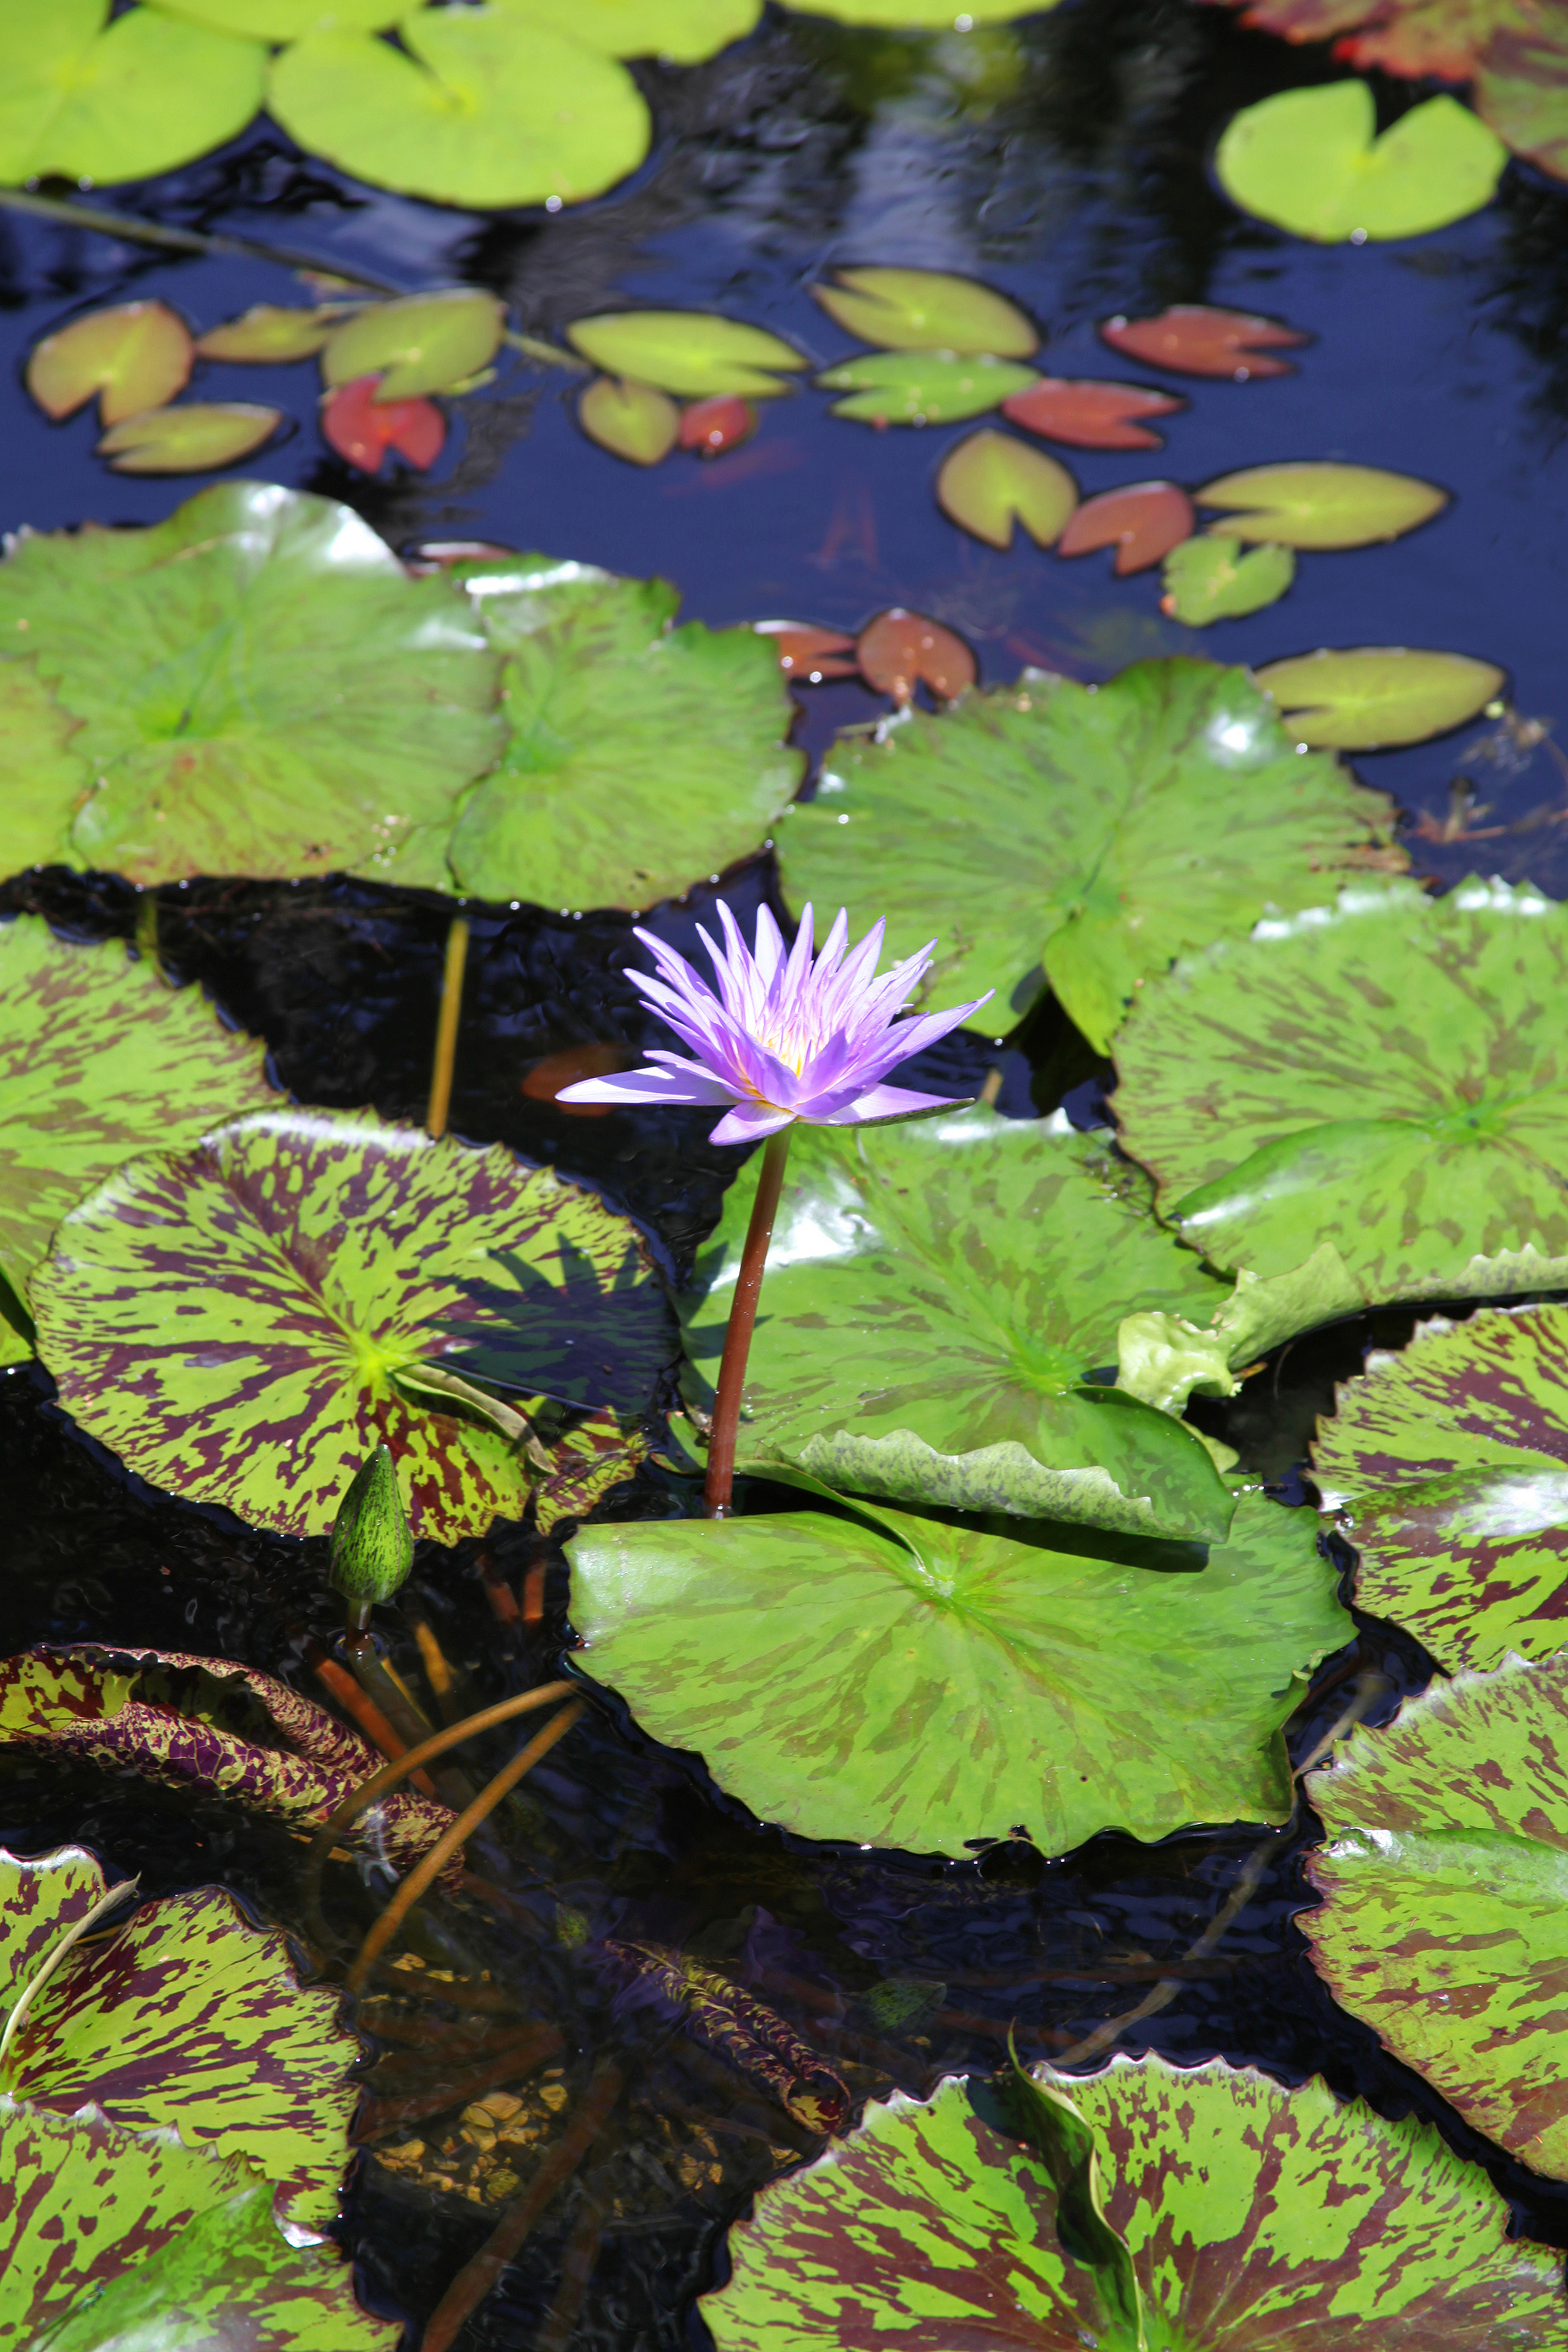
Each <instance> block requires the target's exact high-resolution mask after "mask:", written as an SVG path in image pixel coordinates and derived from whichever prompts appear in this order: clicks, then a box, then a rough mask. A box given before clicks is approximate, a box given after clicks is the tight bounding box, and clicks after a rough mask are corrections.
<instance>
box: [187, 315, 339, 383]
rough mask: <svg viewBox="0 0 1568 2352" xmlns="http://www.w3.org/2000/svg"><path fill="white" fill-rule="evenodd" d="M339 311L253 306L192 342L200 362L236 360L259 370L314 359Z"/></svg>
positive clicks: (336, 325)
mask: <svg viewBox="0 0 1568 2352" xmlns="http://www.w3.org/2000/svg"><path fill="white" fill-rule="evenodd" d="M342 318H343V313H342V310H340V309H335V308H333V306H332V305H331V304H330V303H322V304H321V305H320V306H319V307H317V308H315V309H312V310H300V309H297V308H294V307H291V306H289V305H286V304H283V303H279V302H253V303H252V304H251V306H250V308H249V310H244V311H242V312H241V313H240V315H239V317H238V318H237V319H226V320H225V321H224V323H223V325H222V326H221V327H209V328H208V329H207V331H206V333H205V335H202V336H199V337H198V338H197V341H196V351H197V353H198V355H199V356H200V357H201V358H202V359H204V360H237V361H239V362H243V363H246V364H249V365H255V366H259V367H273V366H276V365H277V363H278V362H279V361H280V360H281V361H287V360H308V359H311V358H313V357H314V356H315V354H316V352H319V351H320V350H321V346H322V344H323V343H325V341H327V339H328V337H329V336H330V335H331V334H333V333H335V332H336V331H337V329H338V328H339V327H340V326H341V325H342Z"/></svg>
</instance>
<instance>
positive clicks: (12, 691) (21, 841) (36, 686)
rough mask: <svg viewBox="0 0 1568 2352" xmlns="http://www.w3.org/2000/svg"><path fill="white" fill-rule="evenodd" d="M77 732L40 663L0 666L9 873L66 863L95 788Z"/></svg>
mask: <svg viewBox="0 0 1568 2352" xmlns="http://www.w3.org/2000/svg"><path fill="white" fill-rule="evenodd" d="M80 730H81V721H80V720H79V719H73V718H72V717H71V716H70V714H69V712H68V711H65V710H62V709H60V707H59V704H58V702H57V701H56V700H55V698H54V696H53V695H52V694H51V693H50V692H49V689H48V688H47V686H46V685H45V684H44V683H43V681H42V679H41V678H40V677H39V676H38V671H37V663H36V662H34V661H32V660H30V659H29V660H23V661H8V662H0V806H3V807H4V809H5V816H4V818H3V819H0V866H4V867H5V871H6V872H7V873H8V874H19V873H21V872H22V870H23V868H24V867H26V866H51V865H54V864H56V863H57V862H63V861H65V860H66V859H68V856H69V855H70V842H69V834H70V823H71V818H72V816H73V814H75V812H76V810H77V808H78V807H79V805H80V803H82V802H83V801H84V800H85V799H86V798H87V796H88V794H89V792H90V791H91V790H92V771H91V769H90V768H89V766H88V764H87V762H86V761H85V760H84V759H83V758H82V757H81V755H80V753H79V751H76V750H74V749H73V747H72V739H73V738H74V737H75V736H77V735H78V734H79V732H80Z"/></svg>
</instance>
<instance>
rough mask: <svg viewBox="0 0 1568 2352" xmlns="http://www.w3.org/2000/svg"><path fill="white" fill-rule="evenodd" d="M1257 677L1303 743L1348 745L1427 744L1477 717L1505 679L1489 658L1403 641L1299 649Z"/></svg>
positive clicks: (1372, 748) (1333, 746)
mask: <svg viewBox="0 0 1568 2352" xmlns="http://www.w3.org/2000/svg"><path fill="white" fill-rule="evenodd" d="M1257 676H1258V685H1259V686H1260V687H1262V688H1263V690H1264V692H1265V693H1266V694H1271V695H1272V696H1273V697H1274V699H1275V701H1276V702H1277V703H1278V704H1279V709H1281V711H1282V712H1283V713H1284V714H1285V722H1286V725H1287V726H1288V727H1289V730H1290V731H1291V733H1292V734H1293V735H1295V736H1296V737H1297V739H1298V740H1300V742H1303V743H1310V744H1312V745H1313V746H1314V747H1315V748H1324V749H1333V750H1337V751H1378V750H1381V749H1382V748H1384V746H1386V745H1389V744H1394V743H1425V742H1426V740H1428V738H1429V737H1431V736H1433V735H1442V734H1446V733H1447V730H1448V729H1449V728H1450V727H1458V726H1462V725H1463V723H1464V721H1465V720H1466V719H1473V718H1474V717H1475V715H1476V713H1477V711H1478V710H1480V709H1484V708H1485V706H1486V705H1487V704H1488V703H1489V701H1490V700H1491V699H1492V697H1493V696H1494V695H1496V694H1498V693H1500V691H1501V689H1502V686H1503V682H1504V673H1503V671H1501V670H1500V669H1499V668H1497V667H1495V665H1494V664H1493V663H1491V662H1483V661H1474V660H1472V659H1471V658H1470V656H1468V654H1435V653H1412V652H1411V651H1409V650H1408V649H1407V648H1406V647H1405V646H1354V647H1352V648H1351V649H1349V650H1347V651H1343V652H1331V651H1329V650H1327V649H1325V650H1324V651H1323V652H1321V653H1315V654H1297V655H1296V656H1293V657H1292V658H1291V659H1289V660H1287V661H1277V662H1270V663H1268V666H1267V667H1266V668H1263V669H1260V670H1259V671H1258V673H1257Z"/></svg>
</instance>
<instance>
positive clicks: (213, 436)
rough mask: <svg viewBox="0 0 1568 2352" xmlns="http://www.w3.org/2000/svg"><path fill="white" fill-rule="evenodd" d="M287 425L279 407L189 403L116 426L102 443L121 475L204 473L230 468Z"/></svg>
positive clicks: (240, 402) (102, 451)
mask: <svg viewBox="0 0 1568 2352" xmlns="http://www.w3.org/2000/svg"><path fill="white" fill-rule="evenodd" d="M282 422H283V411H282V410H281V409H280V408H261V407H257V406H255V405H254V404H252V403H251V402H249V401H243V400H205V401H196V400H193V401H188V402H187V403H186V404H185V405H184V407H183V408H154V409H151V410H149V411H148V413H147V415H144V416H128V417H127V418H126V420H125V422H124V424H123V425H112V426H111V427H110V430H109V431H108V432H107V433H106V434H105V435H104V436H103V438H102V440H101V441H100V443H99V445H98V449H97V453H96V454H97V455H98V456H99V457H107V458H108V460H109V462H110V465H111V466H112V467H113V468H114V470H115V472H116V473H117V474H205V473H207V472H209V471H211V469H212V468H213V467H217V466H232V465H234V464H236V463H237V461H238V459H240V458H241V457H249V456H250V455H251V454H252V452H253V451H255V450H257V449H259V448H260V446H261V445H262V443H263V442H264V441H268V440H270V439H271V437H272V436H273V434H274V433H276V431H277V430H278V427H279V425H281V424H282Z"/></svg>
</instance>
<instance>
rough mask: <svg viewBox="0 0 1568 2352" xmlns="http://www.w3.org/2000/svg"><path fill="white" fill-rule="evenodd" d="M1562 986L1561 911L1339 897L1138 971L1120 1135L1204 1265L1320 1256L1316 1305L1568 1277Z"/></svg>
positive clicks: (1489, 899)
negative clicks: (1166, 970)
mask: <svg viewBox="0 0 1568 2352" xmlns="http://www.w3.org/2000/svg"><path fill="white" fill-rule="evenodd" d="M1565 990H1568V910H1565V909H1564V908H1563V907H1561V906H1559V905H1558V904H1557V903H1556V902H1555V901H1554V900H1552V899H1551V898H1544V897H1542V893H1541V892H1540V891H1539V890H1535V889H1533V888H1531V887H1530V886H1529V885H1527V884H1521V886H1520V887H1517V888H1514V889H1510V888H1509V887H1508V886H1507V885H1506V884H1504V883H1501V882H1479V881H1471V882H1467V883H1465V884H1463V885H1461V887H1459V888H1458V889H1456V890H1453V891H1450V892H1449V894H1448V896H1447V898H1437V899H1433V898H1427V897H1426V895H1425V894H1424V893H1423V892H1422V891H1421V890H1420V889H1419V888H1418V887H1416V885H1415V883H1413V882H1394V883H1388V884H1384V885H1383V886H1382V887H1371V886H1369V885H1367V886H1362V887H1356V888H1354V889H1351V890H1347V891H1345V892H1343V893H1342V895H1341V897H1340V899H1339V902H1338V904H1337V905H1336V906H1331V907H1320V908H1313V909H1311V910H1310V912H1307V913H1303V914H1301V915H1299V916H1297V917H1296V918H1295V919H1289V920H1276V919H1268V920H1266V921H1264V922H1261V923H1260V924H1259V925H1258V929H1257V930H1256V931H1255V933H1254V934H1253V936H1252V938H1251V939H1250V940H1244V941H1243V940H1237V941H1228V940H1222V941H1219V942H1216V943H1215V945H1214V946H1211V947H1209V948H1207V949H1206V950H1205V951H1204V952H1203V953H1202V954H1199V955H1194V956H1193V957H1191V958H1189V959H1188V960H1186V961H1184V962H1183V963H1180V964H1178V965H1177V967H1176V969H1175V970H1174V971H1173V972H1171V973H1170V974H1169V975H1168V976H1167V977H1165V978H1163V979H1160V980H1153V981H1151V982H1150V983H1149V985H1148V987H1147V988H1145V989H1144V990H1143V992H1142V995H1141V997H1140V999H1139V1002H1138V1004H1137V1006H1136V1008H1135V1010H1134V1011H1133V1013H1132V1015H1131V1019H1130V1020H1129V1021H1128V1022H1127V1024H1126V1025H1125V1027H1124V1028H1123V1029H1122V1031H1121V1034H1120V1035H1119V1037H1118V1038H1117V1041H1116V1065H1117V1071H1118V1075H1119V1078H1120V1084H1119V1086H1118V1088H1117V1093H1116V1113H1117V1118H1118V1120H1119V1121H1120V1124H1121V1139H1122V1142H1123V1144H1124V1146H1125V1148H1126V1149H1127V1150H1129V1151H1130V1152H1131V1153H1132V1154H1133V1156H1134V1158H1136V1159H1138V1160H1142V1163H1143V1165H1144V1166H1145V1167H1146V1168H1148V1169H1149V1170H1150V1171H1152V1174H1153V1175H1154V1177H1155V1179H1156V1181H1157V1184H1158V1194H1157V1206H1158V1208H1159V1211H1160V1213H1161V1214H1162V1216H1163V1217H1164V1218H1165V1220H1166V1221H1167V1223H1170V1224H1172V1225H1173V1226H1174V1227H1175V1229H1176V1231H1177V1232H1178V1233H1179V1234H1181V1235H1182V1237H1183V1239H1184V1241H1186V1242H1189V1243H1190V1244H1192V1245H1193V1247H1194V1249H1200V1250H1202V1251H1203V1253H1204V1254H1205V1256H1206V1257H1208V1258H1209V1259H1210V1260H1212V1261H1213V1262H1214V1263H1215V1265H1222V1266H1226V1267H1246V1268H1247V1269H1249V1270H1250V1271H1252V1272H1253V1273H1255V1274H1258V1275H1260V1276H1265V1277H1267V1278H1277V1277H1279V1276H1287V1275H1289V1274H1291V1273H1292V1272H1293V1270H1295V1269H1300V1268H1303V1267H1304V1266H1305V1265H1306V1262H1307V1261H1308V1260H1309V1259H1310V1258H1311V1257H1312V1256H1313V1255H1314V1253H1315V1252H1317V1251H1319V1250H1326V1251H1328V1252H1330V1253H1331V1254H1332V1255H1333V1257H1334V1260H1335V1263H1336V1265H1337V1267H1338V1276H1337V1277H1336V1283H1335V1284H1334V1285H1331V1287H1334V1286H1337V1287H1338V1289H1339V1291H1340V1297H1339V1300H1338V1302H1337V1303H1336V1305H1335V1306H1334V1307H1333V1308H1332V1309H1331V1311H1332V1312H1335V1313H1340V1314H1343V1313H1345V1312H1346V1311H1347V1310H1348V1309H1350V1308H1352V1307H1355V1306H1357V1305H1361V1304H1369V1303H1377V1302H1381V1301H1386V1300H1393V1299H1398V1298H1412V1299H1417V1298H1442V1297H1465V1296H1479V1297H1501V1296H1506V1295H1507V1294H1508V1293H1510V1292H1517V1291H1521V1290H1538V1289H1550V1288H1554V1287H1557V1286H1568V1194H1565V1193H1564V1191H1563V1181H1562V1174H1561V1171H1562V1169H1563V1164H1564V1161H1565V1160H1568V1031H1565V1030H1564V1026H1563V1020H1562V1006H1563V996H1564V992H1565Z"/></svg>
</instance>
